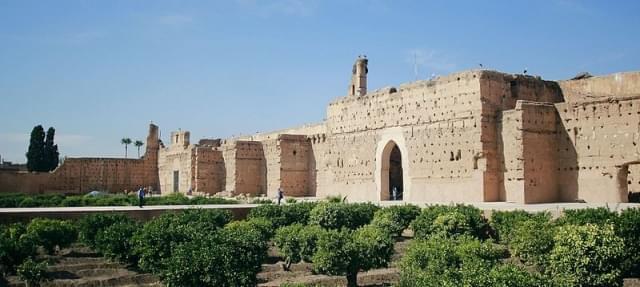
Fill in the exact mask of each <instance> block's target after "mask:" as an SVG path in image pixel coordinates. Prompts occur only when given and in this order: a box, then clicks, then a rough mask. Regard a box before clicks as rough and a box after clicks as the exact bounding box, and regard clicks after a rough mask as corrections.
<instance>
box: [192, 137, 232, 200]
mask: <svg viewBox="0 0 640 287" xmlns="http://www.w3.org/2000/svg"><path fill="white" fill-rule="evenodd" d="M191 161H192V162H195V165H192V170H193V191H194V192H198V193H206V194H211V195H213V194H216V193H218V192H221V191H222V190H223V188H224V176H225V174H224V172H225V171H224V160H223V158H222V151H220V150H218V149H217V148H214V147H209V146H205V147H196V148H195V149H194V152H193V156H192V160H191Z"/></svg>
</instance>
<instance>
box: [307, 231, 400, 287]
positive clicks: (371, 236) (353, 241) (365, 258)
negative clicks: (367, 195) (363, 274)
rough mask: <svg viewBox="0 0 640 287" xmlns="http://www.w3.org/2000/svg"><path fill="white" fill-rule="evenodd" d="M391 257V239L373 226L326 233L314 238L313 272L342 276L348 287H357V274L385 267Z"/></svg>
mask: <svg viewBox="0 0 640 287" xmlns="http://www.w3.org/2000/svg"><path fill="white" fill-rule="evenodd" d="M392 254H393V239H392V238H391V237H390V236H389V234H388V233H386V232H384V231H382V230H380V229H378V228H376V227H374V226H371V225H369V226H363V227H361V228H359V229H357V230H356V231H351V230H348V229H341V230H335V229H333V230H327V231H326V232H324V233H321V234H320V237H319V238H318V242H317V250H316V253H315V254H314V255H313V268H314V270H315V271H316V272H318V273H322V274H328V275H345V276H346V277H347V284H348V286H357V278H358V272H359V271H366V270H369V269H372V268H377V267H386V266H387V264H388V263H389V261H390V259H391V255H392Z"/></svg>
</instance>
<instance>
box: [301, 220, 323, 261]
mask: <svg viewBox="0 0 640 287" xmlns="http://www.w3.org/2000/svg"><path fill="white" fill-rule="evenodd" d="M324 232H325V230H324V229H322V227H320V226H317V225H307V226H304V227H303V228H302V230H300V234H298V236H299V238H300V257H301V258H302V260H303V261H305V262H313V255H314V254H315V253H316V250H317V248H318V238H320V236H321V235H322V233H324Z"/></svg>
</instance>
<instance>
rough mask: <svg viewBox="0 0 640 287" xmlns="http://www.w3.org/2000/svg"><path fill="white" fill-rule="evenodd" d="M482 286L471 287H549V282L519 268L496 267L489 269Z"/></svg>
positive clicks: (510, 266) (537, 274) (538, 275)
mask: <svg viewBox="0 0 640 287" xmlns="http://www.w3.org/2000/svg"><path fill="white" fill-rule="evenodd" d="M487 278H488V280H487V281H486V282H484V284H476V285H472V286H487V287H489V286H492V287H542V286H551V282H549V280H548V279H546V278H545V277H544V276H542V275H540V274H539V273H534V272H529V271H527V270H525V269H524V268H522V267H520V266H515V265H511V264H504V265H498V266H496V267H494V268H493V269H491V271H490V272H489V273H488V276H487Z"/></svg>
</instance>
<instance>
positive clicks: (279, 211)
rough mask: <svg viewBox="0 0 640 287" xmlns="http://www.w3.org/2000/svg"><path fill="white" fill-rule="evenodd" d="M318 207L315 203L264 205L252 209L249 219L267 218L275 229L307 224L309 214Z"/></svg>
mask: <svg viewBox="0 0 640 287" xmlns="http://www.w3.org/2000/svg"><path fill="white" fill-rule="evenodd" d="M315 206H316V203H314V202H299V203H292V204H286V205H275V204H263V205H260V206H258V207H255V208H253V209H251V211H250V212H249V216H248V218H249V219H251V218H266V219H268V220H270V221H271V222H272V223H273V227H274V228H276V229H277V228H279V227H282V226H287V225H291V224H294V223H300V224H307V222H308V221H309V214H310V213H311V210H312V209H313V208H314V207H315Z"/></svg>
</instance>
